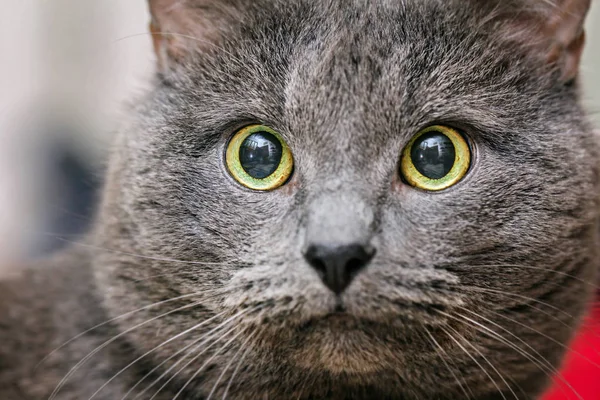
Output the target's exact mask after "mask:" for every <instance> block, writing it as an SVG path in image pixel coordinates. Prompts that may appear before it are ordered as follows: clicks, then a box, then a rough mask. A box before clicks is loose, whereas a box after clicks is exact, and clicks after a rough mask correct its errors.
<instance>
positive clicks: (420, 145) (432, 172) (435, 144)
mask: <svg viewBox="0 0 600 400" xmlns="http://www.w3.org/2000/svg"><path fill="white" fill-rule="evenodd" d="M410 155H411V158H412V162H413V164H414V166H415V168H416V169H417V171H419V172H420V173H421V174H423V175H424V176H426V177H427V178H430V179H441V178H443V177H444V176H446V175H448V173H449V172H450V170H451V169H452V167H453V166H454V161H455V157H456V151H455V149H454V144H453V143H452V141H451V140H450V138H448V136H446V135H444V134H442V133H440V132H435V131H434V132H430V133H426V134H424V135H422V136H421V137H420V138H419V139H417V141H416V142H415V143H414V144H413V146H412V150H411V154H410Z"/></svg>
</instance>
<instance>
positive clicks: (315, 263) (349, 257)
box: [304, 244, 375, 294]
mask: <svg viewBox="0 0 600 400" xmlns="http://www.w3.org/2000/svg"><path fill="white" fill-rule="evenodd" d="M374 254H375V250H373V249H369V248H368V247H367V246H363V245H360V244H351V245H343V246H324V245H312V246H310V247H309V248H308V249H307V251H306V252H305V254H304V257H305V258H306V260H307V261H308V263H309V264H310V265H311V266H312V267H313V268H314V269H315V271H316V272H317V273H318V274H319V277H320V278H321V279H322V280H323V283H325V285H326V286H327V287H328V288H329V289H331V290H332V291H333V292H334V293H336V294H340V293H341V292H343V291H344V289H346V287H348V285H349V284H350V282H351V281H352V279H354V277H355V276H356V275H357V274H358V273H359V272H360V271H361V270H362V269H363V268H364V267H365V266H366V265H367V264H368V263H369V261H371V259H372V258H373V256H374Z"/></svg>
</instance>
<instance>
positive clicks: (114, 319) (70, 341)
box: [34, 292, 203, 371]
mask: <svg viewBox="0 0 600 400" xmlns="http://www.w3.org/2000/svg"><path fill="white" fill-rule="evenodd" d="M201 294H203V293H202V292H195V293H190V294H186V295H183V296H178V297H173V298H171V299H167V300H162V301H159V302H156V303H152V304H149V305H147V306H144V307H140V308H138V309H136V310H133V311H128V312H126V313H124V314H121V315H119V316H117V317H114V318H111V319H109V320H107V321H104V322H102V323H100V324H98V325H95V326H93V327H91V328H89V329H88V330H86V331H84V332H81V333H80V334H78V335H76V336H74V337H72V338H71V339H69V340H67V341H66V342H65V343H63V344H62V345H60V346H59V347H57V348H56V349H54V350H52V351H51V352H50V353H49V354H48V355H46V356H45V357H44V358H43V359H42V360H41V361H40V362H39V363H37V365H36V366H35V368H34V371H35V370H36V369H37V368H38V367H39V366H40V365H41V364H42V363H43V362H44V361H46V360H47V359H48V358H49V357H51V356H52V355H53V354H55V353H56V352H57V351H60V350H61V349H63V348H64V347H65V346H68V345H69V344H70V343H72V342H73V341H75V340H77V339H79V338H80V337H82V336H84V335H86V334H88V333H90V332H92V331H94V330H96V329H98V328H101V327H103V326H105V325H107V324H110V323H111V322H114V321H117V320H119V319H123V318H127V317H128V316H130V315H133V314H135V313H138V312H140V311H144V310H147V309H150V308H153V307H157V306H160V305H163V304H166V303H170V302H173V301H177V300H181V299H186V298H189V297H194V296H199V295H201Z"/></svg>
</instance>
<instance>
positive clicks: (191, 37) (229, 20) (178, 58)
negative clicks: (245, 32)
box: [148, 0, 243, 71]
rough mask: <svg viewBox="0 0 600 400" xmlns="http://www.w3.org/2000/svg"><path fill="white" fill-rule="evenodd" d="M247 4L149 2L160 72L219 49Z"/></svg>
mask: <svg viewBox="0 0 600 400" xmlns="http://www.w3.org/2000/svg"><path fill="white" fill-rule="evenodd" d="M242 1H243V0H148V3H149V6H150V14H151V16H152V19H151V22H150V33H151V34H152V41H153V45H154V51H155V53H156V57H157V59H158V67H159V69H160V70H163V71H164V70H165V69H168V68H169V67H171V66H173V65H175V64H177V63H180V62H182V61H183V60H184V59H185V58H186V57H188V56H189V55H191V54H193V53H198V52H206V51H210V50H211V49H212V48H214V47H215V46H218V43H219V41H220V40H221V38H222V37H223V35H224V34H225V33H226V31H227V30H228V29H230V28H231V26H232V25H233V24H234V23H235V22H236V21H240V20H241V17H242V13H241V12H240V10H241V8H242V7H241V3H242Z"/></svg>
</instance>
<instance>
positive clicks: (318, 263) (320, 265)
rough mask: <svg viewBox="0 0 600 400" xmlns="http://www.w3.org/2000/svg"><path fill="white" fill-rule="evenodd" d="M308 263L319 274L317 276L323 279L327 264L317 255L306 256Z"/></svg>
mask: <svg viewBox="0 0 600 400" xmlns="http://www.w3.org/2000/svg"><path fill="white" fill-rule="evenodd" d="M306 259H307V261H308V263H309V264H310V265H311V266H312V267H313V268H314V269H315V270H316V271H317V273H318V274H319V277H320V278H321V279H323V278H324V277H325V274H326V273H327V266H326V265H325V263H324V262H323V261H322V260H321V259H319V258H318V257H315V256H313V257H308V256H307V257H306Z"/></svg>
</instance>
